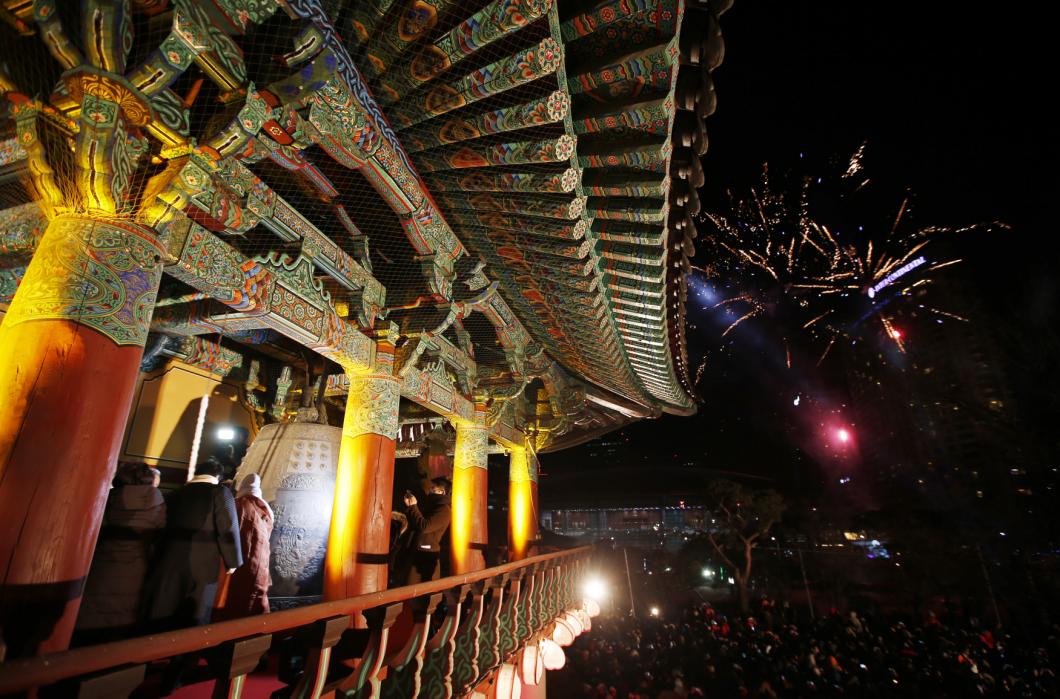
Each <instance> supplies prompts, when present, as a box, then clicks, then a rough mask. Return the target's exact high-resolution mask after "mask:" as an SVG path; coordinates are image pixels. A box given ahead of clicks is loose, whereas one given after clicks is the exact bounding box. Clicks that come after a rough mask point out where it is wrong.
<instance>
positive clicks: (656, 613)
mask: <svg viewBox="0 0 1060 699" xmlns="http://www.w3.org/2000/svg"><path fill="white" fill-rule="evenodd" d="M649 611H651V615H652V616H659V608H658V607H652V608H651V610H649Z"/></svg>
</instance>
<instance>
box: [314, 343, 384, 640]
mask: <svg viewBox="0 0 1060 699" xmlns="http://www.w3.org/2000/svg"><path fill="white" fill-rule="evenodd" d="M393 366H394V347H393V345H392V344H390V342H389V341H388V340H381V341H379V342H378V343H377V344H376V351H375V362H374V364H373V369H372V372H371V373H364V374H361V373H355V372H352V371H348V372H347V375H348V377H349V382H350V392H349V395H348V396H347V398H346V415H345V418H344V419H343V423H342V443H341V445H340V447H339V462H338V468H337V470H336V473H335V501H334V506H333V508H332V511H331V529H330V532H329V534H328V548H327V554H326V555H325V558H324V599H325V600H336V599H343V598H345V597H352V596H354V595H360V594H365V593H368V592H376V591H378V590H383V589H386V586H387V562H388V558H389V551H388V549H389V537H390V510H391V504H392V503H391V500H392V492H391V491H392V489H393V485H394V452H395V448H396V445H397V441H396V440H397V432H398V408H399V403H400V400H401V382H400V380H399V378H398V377H397V376H395V375H394V372H393ZM363 623H364V622H363V620H359V619H355V620H354V625H355V626H359V627H361V628H363V626H362V625H363Z"/></svg>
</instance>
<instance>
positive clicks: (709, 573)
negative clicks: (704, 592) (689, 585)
mask: <svg viewBox="0 0 1060 699" xmlns="http://www.w3.org/2000/svg"><path fill="white" fill-rule="evenodd" d="M703 577H704V578H706V579H707V580H710V579H711V578H713V577H714V571H713V570H711V569H710V568H704V569H703Z"/></svg>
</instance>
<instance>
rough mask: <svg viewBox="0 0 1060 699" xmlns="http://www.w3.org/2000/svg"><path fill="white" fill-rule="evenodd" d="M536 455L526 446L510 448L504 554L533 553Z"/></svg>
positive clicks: (516, 556) (519, 556)
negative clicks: (506, 532) (505, 551)
mask: <svg viewBox="0 0 1060 699" xmlns="http://www.w3.org/2000/svg"><path fill="white" fill-rule="evenodd" d="M538 516H539V512H538V504H537V457H536V456H535V455H534V452H533V451H532V450H531V449H529V448H526V447H517V448H514V449H512V450H511V453H510V455H509V463H508V558H509V560H512V561H518V560H521V559H523V558H527V557H529V556H532V555H534V548H535V544H536V542H537V536H538Z"/></svg>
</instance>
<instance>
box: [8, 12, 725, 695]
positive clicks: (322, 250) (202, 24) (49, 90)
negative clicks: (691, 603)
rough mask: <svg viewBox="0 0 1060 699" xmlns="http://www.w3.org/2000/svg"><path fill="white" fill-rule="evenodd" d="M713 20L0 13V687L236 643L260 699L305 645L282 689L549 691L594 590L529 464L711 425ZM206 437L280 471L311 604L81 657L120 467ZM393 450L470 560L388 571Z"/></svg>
mask: <svg viewBox="0 0 1060 699" xmlns="http://www.w3.org/2000/svg"><path fill="white" fill-rule="evenodd" d="M729 4H730V2H729V1H727V0H606V1H604V2H598V1H597V0H492V1H489V2H486V1H485V0H358V1H348V0H81V1H80V2H75V1H74V0H2V2H0V20H2V21H0V96H2V99H0V317H2V325H0V407H2V409H0V514H2V516H0V661H3V662H0V694H3V695H6V694H7V693H8V692H18V691H30V690H32V689H33V688H35V687H43V686H46V685H52V686H53V687H65V688H66V689H65V690H63V691H68V692H69V694H62V693H60V694H58V695H60V696H67V695H69V696H108V697H110V696H128V695H129V693H130V692H132V691H134V690H135V689H136V687H139V686H140V685H141V683H142V682H143V681H144V677H145V668H148V666H149V665H150V663H151V662H153V661H156V660H161V659H164V658H166V657H169V656H172V655H175V654H177V653H179V652H184V651H185V650H189V649H193V648H208V647H218V648H221V649H222V650H224V651H225V652H226V653H227V655H226V656H225V657H227V658H228V659H229V660H228V665H227V666H226V667H229V669H230V672H229V675H228V676H226V677H221V678H220V679H218V680H217V688H216V689H215V696H239V693H240V692H241V691H242V687H243V686H244V684H243V683H244V682H245V681H249V680H247V676H248V673H250V672H251V670H252V669H253V668H254V667H255V666H256V665H257V662H258V660H259V659H260V658H261V657H263V654H266V653H276V652H277V648H278V647H279V646H280V645H281V643H280V642H281V640H282V641H283V642H284V643H290V642H293V641H291V639H293V638H294V639H298V642H299V643H302V644H303V645H304V647H303V649H302V651H301V653H302V656H304V658H305V664H304V667H302V669H301V670H300V672H301V674H300V675H299V676H297V677H295V678H294V679H290V680H289V681H288V680H283V681H284V682H288V684H289V685H290V686H289V687H288V691H289V692H290V693H289V694H286V695H285V696H306V697H308V696H331V695H332V694H331V693H337V694H336V695H343V696H361V695H365V696H384V695H385V696H417V695H418V696H425V697H434V696H465V695H466V696H482V695H488V696H512V695H513V694H516V693H518V691H520V689H519V687H522V691H525V692H529V693H531V694H528V696H530V695H532V693H533V692H535V691H536V692H538V694H539V695H543V679H541V677H540V675H541V673H542V670H541V669H540V668H541V666H542V663H544V666H547V667H554V666H555V665H556V663H557V662H559V663H560V664H561V660H562V653H560V656H559V660H557V659H556V656H555V652H556V651H555V650H554V649H553V648H552V646H550V645H548V644H549V643H552V642H553V640H554V639H556V640H557V642H558V640H563V639H565V638H566V635H565V634H567V632H572V633H573V634H574V635H576V634H577V633H579V632H581V631H583V630H585V629H587V627H588V626H589V624H590V622H589V617H590V616H591V613H592V612H593V611H594V609H593V606H594V603H592V602H591V601H588V602H585V601H583V599H582V593H581V588H580V584H581V583H580V581H581V579H582V577H583V576H584V575H585V574H586V573H587V571H588V570H589V569H590V568H591V567H592V564H591V555H590V553H589V552H586V551H573V552H570V551H568V552H556V553H547V552H545V551H544V550H543V548H542V547H540V546H539V545H538V543H539V541H538V533H537V532H538V526H537V525H538V521H537V520H538V517H537V514H538V504H537V478H538V464H539V461H538V456H539V455H540V454H543V453H546V452H550V451H554V450H559V449H563V448H566V447H570V446H573V445H576V444H579V443H582V442H585V441H588V440H591V439H594V438H597V437H599V436H601V435H604V434H606V433H608V432H610V431H613V430H615V429H618V428H620V427H622V426H623V425H626V424H628V423H629V422H631V421H635V420H641V419H651V418H656V417H658V416H660V415H662V414H664V413H669V414H673V415H689V414H691V413H693V412H694V410H695V404H696V396H695V393H694V390H693V381H692V379H691V378H690V377H689V367H688V360H687V356H686V349H685V336H684V328H685V322H684V313H685V295H686V286H685V275H686V273H687V271H688V269H689V262H688V259H689V256H691V255H692V254H693V253H694V249H693V239H694V238H695V236H696V229H695V226H694V224H693V220H692V217H693V216H694V215H695V214H696V213H697V212H698V210H699V202H698V198H697V194H696V190H697V188H698V187H699V186H700V185H702V184H703V178H704V175H703V170H702V166H701V164H700V156H701V155H703V154H704V153H705V151H706V149H707V134H706V130H705V119H706V118H707V117H708V116H709V115H710V114H711V113H712V112H713V111H714V108H715V93H714V88H713V84H712V81H711V71H712V70H714V68H716V67H717V66H718V65H719V63H720V62H721V60H722V58H723V55H724V45H723V41H722V37H721V32H720V28H719V21H718V18H719V16H720V15H721V14H722V13H723V12H724V11H725V10H726V9H727V8H728V5H729ZM244 452H245V453H244ZM490 454H505V455H507V458H508V459H509V460H510V469H509V479H508V483H507V485H505V484H503V483H502V484H500V485H499V486H498V484H496V483H494V484H493V487H494V488H495V489H496V488H497V487H502V488H506V489H507V490H508V492H509V507H508V513H509V514H508V531H507V532H504V531H501V532H496V531H494V532H493V533H492V536H491V533H490V532H488V531H487V512H486V493H487V488H488V483H487V460H488V457H489V455H490ZM211 455H212V456H219V457H221V458H228V459H229V460H230V462H231V464H232V467H233V469H235V468H237V467H238V469H239V471H240V473H243V472H248V471H254V472H259V473H261V474H262V478H263V480H264V485H265V494H266V497H267V499H270V500H272V501H273V503H274V505H277V525H276V531H275V532H274V537H273V542H272V543H273V547H274V552H273V558H274V559H282V560H281V561H280V563H277V564H275V565H274V572H273V575H274V588H276V586H277V585H278V584H280V583H278V582H277V581H278V580H281V582H282V583H283V585H286V587H284V588H283V589H282V590H279V589H274V592H277V593H278V594H277V595H276V596H277V598H287V599H288V600H289V601H290V604H289V607H290V608H289V609H285V610H282V611H278V612H274V613H273V614H270V615H268V616H266V617H262V618H261V619H258V620H249V621H233V622H225V623H222V624H215V625H211V626H209V627H204V628H205V629H206V631H202V632H197V633H198V634H199V635H198V636H196V637H192V636H190V635H188V633H184V632H176V633H174V634H172V637H166V638H164V639H159V638H155V637H151V638H149V639H139V640H133V641H127V642H119V643H117V644H112V645H113V647H111V648H109V649H107V648H104V650H105V652H102V651H99V649H94V648H93V647H88V648H79V649H73V650H67V648H68V646H69V643H70V639H71V634H72V632H73V629H74V625H75V622H76V619H77V613H78V605H79V601H80V596H81V590H82V587H83V584H84V580H85V576H86V575H87V572H88V570H89V566H90V564H91V559H92V553H93V546H94V542H95V541H96V538H97V535H98V532H99V528H100V519H101V515H102V511H103V506H104V503H105V501H106V498H107V493H108V488H109V486H110V482H111V479H112V477H113V475H114V472H115V468H116V464H117V463H119V462H122V461H138V462H145V463H148V464H150V465H152V466H155V467H157V468H159V469H160V470H161V471H162V473H163V481H164V483H163V485H164V487H176V486H178V485H179V484H180V483H183V482H184V481H185V480H187V479H188V477H189V476H190V475H191V474H192V473H193V472H194V467H195V464H196V463H197V461H198V460H200V459H202V458H203V457H205V456H211ZM496 458H500V457H496ZM403 462H404V463H408V464H412V467H411V471H410V473H412V474H414V475H413V476H412V478H415V477H416V475H418V476H419V477H423V478H425V477H428V476H433V475H439V474H442V475H450V474H451V478H452V481H453V495H452V498H453V500H452V502H453V521H452V527H451V532H450V536H451V550H452V562H451V572H452V575H453V577H450V578H446V579H444V580H439V581H436V582H435V583H431V584H429V585H425V586H419V587H417V588H415V589H404V590H403V589H393V590H387V589H386V587H387V575H386V560H387V553H388V537H389V526H390V518H389V512H390V511H391V509H393V505H394V503H395V498H396V497H398V496H399V494H400V492H401V490H403V489H404V483H403V482H402V478H403V476H402V469H401V468H400V467H399V468H395V463H398V464H400V463H403ZM395 473H397V474H398V475H397V477H395ZM406 480H407V479H406ZM399 488H401V490H399ZM395 491H396V492H397V495H396V494H395ZM497 541H499V542H500V544H499V545H495V543H494V542H497ZM310 544H312V546H310ZM277 549H280V550H282V554H283V555H278V553H277ZM309 549H312V550H309ZM489 566H492V567H489ZM299 598H301V600H299ZM587 610H588V613H587ZM595 611H598V607H596V608H595ZM241 624H242V625H241ZM564 624H566V626H564ZM568 627H569V628H568ZM564 629H566V631H565V630H564ZM182 634H183V635H182ZM557 635H558V636H559V637H560V638H559V639H557ZM571 638H573V636H571ZM262 639H264V640H262ZM553 645H555V644H553ZM340 649H341V650H340ZM333 651H334V652H333ZM42 656H43V657H42ZM302 656H300V657H302ZM248 658H249V659H251V660H252V661H253V662H249V661H248V660H247V659H248ZM44 661H47V662H44ZM248 662H249V665H248ZM241 663H242V664H241ZM148 674H149V673H148ZM218 692H219V693H218Z"/></svg>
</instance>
